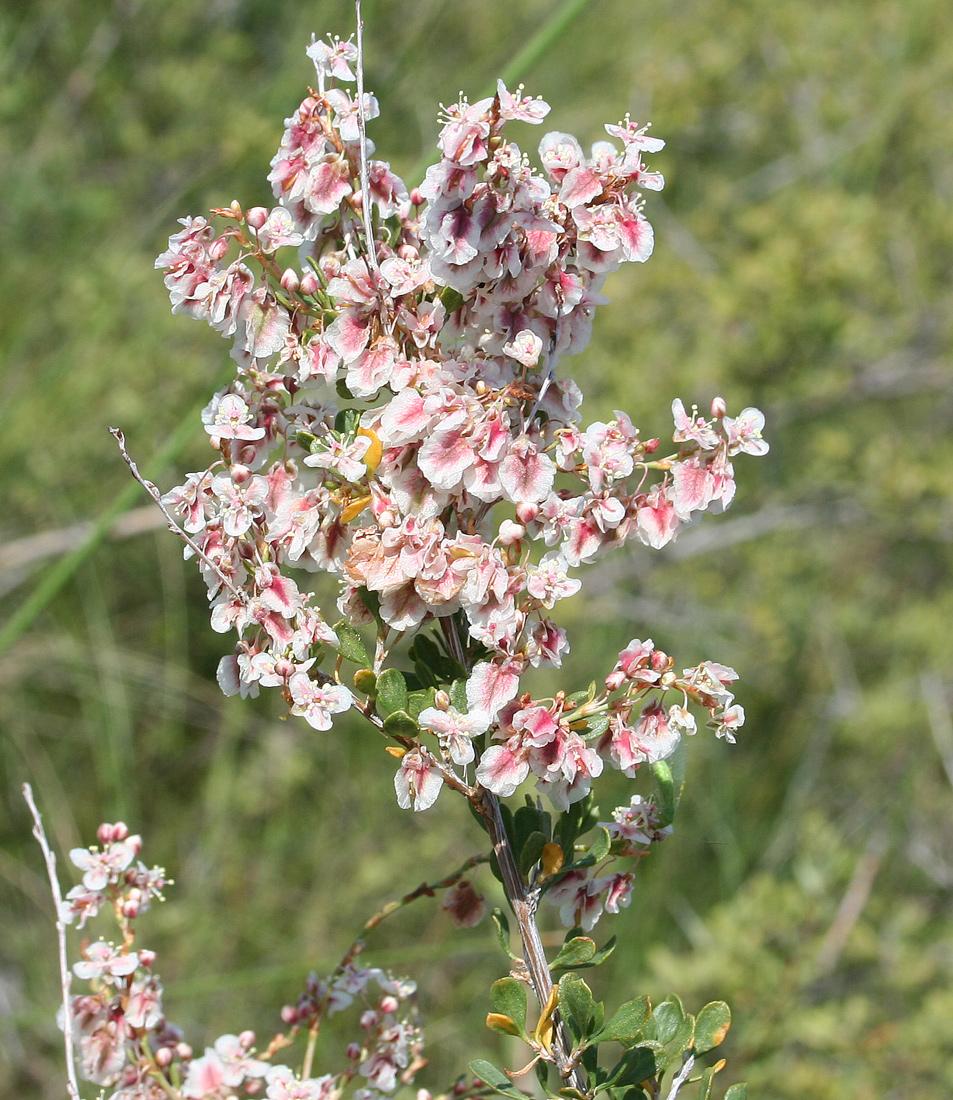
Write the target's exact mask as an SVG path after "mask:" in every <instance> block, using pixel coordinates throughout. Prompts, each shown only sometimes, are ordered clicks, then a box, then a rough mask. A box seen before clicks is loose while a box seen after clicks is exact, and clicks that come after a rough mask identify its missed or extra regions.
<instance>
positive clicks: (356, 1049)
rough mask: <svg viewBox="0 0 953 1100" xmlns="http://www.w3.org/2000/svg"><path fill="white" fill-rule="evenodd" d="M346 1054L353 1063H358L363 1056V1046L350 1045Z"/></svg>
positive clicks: (358, 1044)
mask: <svg viewBox="0 0 953 1100" xmlns="http://www.w3.org/2000/svg"><path fill="white" fill-rule="evenodd" d="M344 1053H345V1055H346V1056H347V1057H348V1058H349V1059H350V1060H351V1061H352V1062H356V1061H357V1060H358V1058H360V1056H361V1044H360V1043H348V1045H347V1049H346V1050H345V1052H344Z"/></svg>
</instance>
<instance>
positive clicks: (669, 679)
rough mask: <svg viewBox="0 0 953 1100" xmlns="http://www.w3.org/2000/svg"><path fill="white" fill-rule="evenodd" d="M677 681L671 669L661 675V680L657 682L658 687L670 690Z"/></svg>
mask: <svg viewBox="0 0 953 1100" xmlns="http://www.w3.org/2000/svg"><path fill="white" fill-rule="evenodd" d="M677 679H678V677H677V676H676V675H675V673H674V672H672V670H671V669H669V670H668V672H663V673H662V676H661V679H660V680H659V687H662V688H670V687H671V686H672V684H674V683H675V681H676V680H677Z"/></svg>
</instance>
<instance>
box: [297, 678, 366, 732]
mask: <svg viewBox="0 0 953 1100" xmlns="http://www.w3.org/2000/svg"><path fill="white" fill-rule="evenodd" d="M288 690H289V691H290V692H291V698H292V699H293V700H294V703H293V705H292V707H291V713H292V714H297V715H300V716H301V717H302V718H304V720H305V721H306V722H307V723H308V725H309V726H311V727H312V728H313V729H316V730H329V729H330V728H331V724H332V720H331V715H332V714H340V713H342V712H343V711H346V710H348V709H349V708H350V707H351V706H352V704H353V702H354V697H353V696H352V695H351V693H350V691H348V689H347V688H346V687H345V686H344V685H343V684H334V683H330V684H321V683H319V682H318V681H317V680H312V679H311V678H310V677H309V676H308V674H307V673H305V672H296V673H295V674H294V675H293V676H292V677H291V679H290V680H289V681H288Z"/></svg>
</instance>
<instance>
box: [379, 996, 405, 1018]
mask: <svg viewBox="0 0 953 1100" xmlns="http://www.w3.org/2000/svg"><path fill="white" fill-rule="evenodd" d="M378 1008H380V1010H381V1012H389V1013H390V1014H391V1015H393V1014H394V1013H395V1012H396V1011H397V1009H398V1008H400V1001H398V1000H397V998H396V997H395V996H394V995H393V994H392V993H388V994H387V996H386V997H381V999H380V1003H379V1005H378Z"/></svg>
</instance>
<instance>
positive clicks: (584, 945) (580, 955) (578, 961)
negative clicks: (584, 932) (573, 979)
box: [549, 936, 596, 970]
mask: <svg viewBox="0 0 953 1100" xmlns="http://www.w3.org/2000/svg"><path fill="white" fill-rule="evenodd" d="M595 953H596V944H595V941H594V940H591V939H589V937H588V936H576V937H575V939H571V940H570V941H569V942H568V943H564V944H563V945H562V947H561V948H560V949H559V954H558V955H557V956H556V957H555V959H553V961H552V962H551V963H550V964H549V969H550V970H558V969H560V968H561V967H570V966H573V967H575V966H580V965H582V964H584V963H588V962H589V961H590V959H592V958H593V956H594V955H595Z"/></svg>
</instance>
